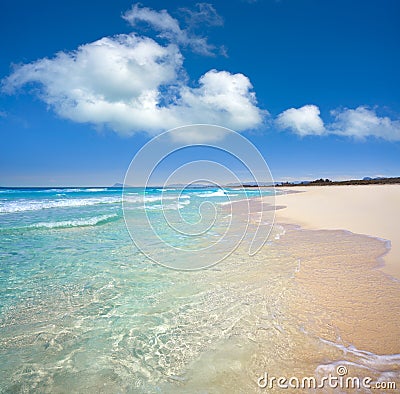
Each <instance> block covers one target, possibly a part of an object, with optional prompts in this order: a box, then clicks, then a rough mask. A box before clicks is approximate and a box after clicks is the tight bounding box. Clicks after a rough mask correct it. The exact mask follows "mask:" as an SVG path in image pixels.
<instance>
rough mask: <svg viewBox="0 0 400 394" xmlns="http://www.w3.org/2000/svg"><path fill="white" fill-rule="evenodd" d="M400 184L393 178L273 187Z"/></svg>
mask: <svg viewBox="0 0 400 394" xmlns="http://www.w3.org/2000/svg"><path fill="white" fill-rule="evenodd" d="M393 184H400V177H393V178H384V177H382V178H364V179H350V180H347V181H331V180H330V179H322V178H321V179H316V180H315V181H311V182H310V181H303V182H297V183H294V182H279V183H276V184H275V187H290V186H340V185H345V186H348V185H393Z"/></svg>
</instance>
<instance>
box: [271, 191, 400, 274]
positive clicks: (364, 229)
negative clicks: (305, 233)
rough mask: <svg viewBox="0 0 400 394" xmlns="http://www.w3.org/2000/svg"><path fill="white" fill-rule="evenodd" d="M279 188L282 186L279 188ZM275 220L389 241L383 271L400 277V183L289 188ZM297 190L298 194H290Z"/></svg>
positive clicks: (282, 199) (281, 200)
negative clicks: (389, 244)
mask: <svg viewBox="0 0 400 394" xmlns="http://www.w3.org/2000/svg"><path fill="white" fill-rule="evenodd" d="M279 190H280V191H282V189H279ZM286 190H287V191H288V192H289V193H288V194H284V195H278V196H277V197H276V204H277V205H279V206H284V207H285V208H284V209H278V210H277V211H276V220H277V221H278V222H283V223H296V224H299V225H301V226H302V227H303V228H306V229H326V230H338V229H343V230H348V231H351V232H353V233H356V234H366V235H370V236H373V237H378V238H382V239H385V240H388V241H390V242H391V249H390V251H389V253H387V254H386V255H385V256H384V262H385V266H384V267H383V271H384V272H386V273H388V274H390V275H392V276H395V277H396V278H398V279H400V222H399V220H400V185H365V186H364V185H356V186H313V187H310V186H308V187H291V188H290V189H289V188H288V189H286ZM290 192H300V193H290Z"/></svg>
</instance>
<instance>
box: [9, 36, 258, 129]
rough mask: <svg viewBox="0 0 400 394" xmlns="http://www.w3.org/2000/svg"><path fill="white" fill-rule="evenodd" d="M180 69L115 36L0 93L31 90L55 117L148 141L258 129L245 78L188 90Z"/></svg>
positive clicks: (221, 75)
mask: <svg viewBox="0 0 400 394" xmlns="http://www.w3.org/2000/svg"><path fill="white" fill-rule="evenodd" d="M182 64H183V57H182V54H181V52H180V51H179V49H178V47H177V46H176V45H174V44H169V45H166V46H163V45H160V44H159V43H157V42H155V41H154V40H152V39H150V38H147V37H138V36H136V35H134V34H130V35H118V36H115V37H106V38H102V39H101V40H98V41H96V42H93V43H89V44H86V45H82V46H80V47H79V48H78V49H77V50H76V51H73V52H68V53H67V52H60V53H58V54H57V55H56V56H55V57H54V58H52V59H47V58H45V59H40V60H38V61H36V62H33V63H30V64H26V65H22V66H20V67H19V68H17V69H16V70H15V71H14V72H13V73H12V74H11V75H10V76H9V77H8V78H6V79H5V80H3V89H4V90H5V91H8V92H10V93H12V92H13V91H15V90H16V89H19V88H21V87H22V86H24V85H26V84H30V83H33V84H35V86H37V85H38V86H39V87H40V90H39V95H40V98H41V99H42V100H43V101H44V102H46V103H47V104H48V105H49V106H50V107H51V108H52V109H53V110H54V111H55V112H56V113H57V114H58V115H60V116H61V117H63V118H67V119H71V120H73V121H75V122H80V123H92V124H94V125H98V126H102V125H107V126H109V127H110V128H111V129H113V130H114V131H116V132H118V133H119V134H122V135H132V134H133V133H135V132H140V131H144V132H147V133H149V134H151V135H152V134H156V133H158V132H160V131H163V130H166V129H169V128H172V127H177V126H181V125H185V124H190V123H216V124H218V125H222V126H226V127H230V128H232V129H235V130H237V131H242V130H245V129H250V128H256V127H257V126H259V125H260V124H261V123H262V120H263V115H264V113H263V111H262V110H260V109H259V108H258V107H257V103H256V98H255V94H254V92H252V85H251V83H250V81H249V79H248V78H247V77H246V76H244V75H243V74H231V73H229V72H227V71H216V70H211V71H209V72H207V73H205V74H204V75H203V76H202V77H201V78H200V80H199V84H198V86H197V87H191V86H189V85H188V84H187V77H186V73H185V70H184V68H183V66H182Z"/></svg>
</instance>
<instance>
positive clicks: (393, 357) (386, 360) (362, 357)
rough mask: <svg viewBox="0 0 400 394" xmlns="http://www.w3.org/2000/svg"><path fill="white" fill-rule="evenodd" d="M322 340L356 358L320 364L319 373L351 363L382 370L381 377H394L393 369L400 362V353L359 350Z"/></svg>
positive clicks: (364, 367)
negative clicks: (376, 352)
mask: <svg viewBox="0 0 400 394" xmlns="http://www.w3.org/2000/svg"><path fill="white" fill-rule="evenodd" d="M320 341H321V342H323V343H325V344H327V345H330V346H334V347H336V348H337V349H339V350H341V351H342V352H343V354H344V355H350V356H352V358H354V360H352V361H349V360H346V359H343V360H336V361H333V362H330V363H327V364H320V365H319V366H318V367H317V369H316V373H317V374H324V373H327V372H330V371H332V370H334V369H335V368H336V367H337V366H339V365H349V366H353V367H358V368H362V369H367V370H371V371H374V372H380V374H381V377H393V376H392V375H393V372H392V370H393V368H394V366H397V365H399V363H400V354H385V355H381V354H375V353H372V352H368V351H366V350H359V349H357V348H356V347H354V346H352V345H350V346H344V345H342V344H339V343H335V342H331V341H327V340H325V339H322V338H320Z"/></svg>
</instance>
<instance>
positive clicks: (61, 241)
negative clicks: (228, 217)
mask: <svg viewBox="0 0 400 394" xmlns="http://www.w3.org/2000/svg"><path fill="white" fill-rule="evenodd" d="M41 193H45V192H41ZM51 193H56V194H59V193H68V191H67V192H65V190H64V191H62V190H57V191H52V192H51ZM72 193H77V195H78V196H77V197H75V198H80V199H81V200H83V201H84V202H83V203H82V204H86V205H82V204H81V206H79V207H77V205H73V204H77V203H66V204H70V205H69V206H68V207H65V206H63V207H60V206H57V207H51V208H50V207H48V205H49V204H51V202H52V200H51V199H55V198H56V199H57V198H59V197H60V196H57V197H54V196H53V197H49V196H45V197H43V198H44V199H48V200H49V201H47V202H46V203H47V206H43V205H42V208H41V209H31V210H29V211H28V210H25V211H21V210H20V211H16V210H15V207H16V206H17V204H16V203H15V201H14V204H11V203H10V202H9V201H13V200H12V198H11V197H8V199H9V200H8V201H5V199H3V200H2V202H3V203H4V201H5V202H8V205H6V204H3V207H4V206H7V207H13V211H11V209H9V211H10V212H6V213H4V214H3V215H1V216H0V220H1V225H2V230H1V231H2V232H1V239H0V244H1V265H0V269H1V276H0V280H1V286H0V289H1V290H0V307H1V320H0V358H1V363H0V391H4V392H29V391H39V392H49V393H50V392H51V393H64V392H106V393H114V392H135V393H140V392H143V393H160V392H182V393H193V392H198V393H204V392H208V393H224V392H226V393H228V392H240V393H249V392H258V391H260V392H262V391H263V390H262V389H260V388H258V386H257V379H258V378H259V377H260V376H262V375H263V374H264V373H265V372H268V373H269V374H270V375H273V376H287V377H289V376H298V377H301V376H322V375H324V374H326V373H328V372H334V371H335V369H336V368H337V366H338V365H345V366H347V367H348V370H349V375H350V372H351V375H352V376H358V375H361V376H366V375H367V374H368V376H372V377H373V378H374V379H386V380H396V379H397V381H398V379H399V356H398V355H396V353H399V348H398V346H396V340H393V338H399V336H398V328H396V323H397V322H398V316H399V314H398V308H399V297H398V295H399V294H400V292H399V284H398V282H395V281H393V280H391V279H390V278H388V277H387V276H384V275H383V274H381V272H380V271H379V270H378V269H377V268H376V264H377V263H376V259H375V258H376V257H378V256H379V255H381V254H382V253H384V251H385V244H384V243H383V242H382V241H379V240H376V239H373V238H368V237H365V236H358V235H354V234H351V233H346V232H343V231H336V232H330V231H304V230H300V229H299V228H296V227H293V226H280V225H276V226H275V227H274V229H273V231H272V234H271V235H270V237H269V239H268V242H267V244H266V245H265V246H264V247H263V248H262V250H261V252H259V253H258V254H256V255H255V256H253V257H249V255H248V253H247V251H248V249H247V245H246V244H243V245H242V246H240V247H239V248H238V249H236V250H235V251H234V252H233V254H232V255H230V256H229V257H228V258H226V259H225V260H224V261H222V262H221V263H219V264H218V265H216V266H214V267H211V268H209V269H206V270H199V271H194V272H184V271H176V270H171V269H167V268H164V267H161V266H159V265H156V264H153V263H150V262H149V261H148V259H146V258H145V257H144V256H143V254H141V253H140V252H139V251H138V250H137V249H136V248H135V247H134V245H133V244H132V242H131V240H130V237H129V235H128V232H127V230H126V227H125V223H124V220H123V218H122V215H121V210H120V209H121V208H120V200H118V196H117V195H116V194H115V193H116V192H108V191H101V192H90V191H89V192H88V191H84V192H83V193H87V194H88V193H92V194H94V195H95V197H94V198H97V199H101V198H107V199H108V200H103V202H101V203H99V202H93V201H90V202H89V203H87V201H86V200H88V199H90V198H92V197H88V196H87V194H86V195H79V193H82V192H79V191H76V192H71V194H72ZM99 193H102V194H100V195H99ZM107 193H109V194H108V195H107ZM132 193H140V191H132ZM154 193H156V192H154ZM196 193H197V194H199V191H196ZM204 193H209V191H204ZM214 193H215V191H214ZM110 194H111V195H110ZM232 194H234V193H233V192H232ZM235 194H236V193H235ZM135 196H136V195H135V194H132V197H135ZM152 197H154V194H153V195H152ZM20 198H24V199H25V200H29V199H30V200H35V199H36V201H37V197H35V196H34V197H32V195H30V196H24V197H20ZM61 198H62V197H61ZM70 198H71V197H70ZM112 198H115V199H116V200H117V202H111V201H112V200H111V199H112ZM199 198H203V197H199ZM213 198H221V200H218V202H222V203H223V202H224V201H223V199H224V196H214V197H213ZM237 198H238V199H240V198H243V196H237ZM190 199H191V201H192V200H194V199H195V197H194V196H191V197H190ZM85 201H86V202H85ZM104 201H107V202H104ZM20 202H21V201H20ZM22 203H24V204H25V205H23V206H24V207H28V205H27V202H26V201H22ZM92 203H93V204H92ZM150 203H151V204H154V206H155V205H156V204H158V203H159V201H158V200H157V199H153V201H151V202H150ZM38 204H39V203H34V204H31V206H35V207H37V205H38ZM59 204H60V203H59ZM90 204H91V205H90ZM64 205H65V204H64ZM20 206H21V205H20ZM222 206H224V205H222ZM184 207H185V208H183V209H188V208H190V205H185V206H184ZM65 209H67V211H60V210H65ZM3 210H4V208H3ZM74 210H75V211H74ZM154 210H156V208H155V209H154ZM187 213H188V214H189V216H190V214H191V212H190V211H189V212H187ZM16 215H21V216H20V217H19V218H18V216H16ZM104 215H110V218H108V219H106V220H104V221H99V222H97V223H95V221H93V222H92V224H88V222H87V221H88V220H90V218H93V217H101V216H104ZM111 215H116V216H115V217H114V216H111ZM77 220H86V222H85V225H79V223H80V224H82V222H77ZM67 221H68V222H69V223H74V224H69V225H66V223H65V222H67ZM50 222H51V223H62V222H64V223H63V224H62V225H56V226H53V227H50V226H43V224H42V225H40V226H35V224H37V223H50ZM256 222H257V216H256V215H255V216H254V220H253V221H252V224H253V226H254V223H256ZM77 223H78V225H76V224H77ZM250 227H251V226H250ZM249 231H250V233H251V231H252V228H250V230H249ZM182 242H184V240H183V241H182ZM350 251H352V254H350V253H349V252H350ZM330 267H333V271H332V270H331V269H330ZM346 278H347V279H346ZM334 289H336V290H335V291H336V293H337V296H338V298H334V297H328V296H329V295H330V294H332V293H333V292H334ZM337 289H342V290H341V291H338V290H337ZM335 302H336V304H335ZM363 305H364V306H365V305H366V307H365V308H364V309H363V308H362V306H363ZM329 306H331V307H329ZM347 310H357V311H359V313H358V314H357V313H356V314H355V315H351V314H346V311H347ZM378 312H379V319H377V317H376V316H377V313H378ZM360 313H362V314H363V319H364V321H361V320H360ZM396 313H397V315H396ZM349 324H354V325H355V327H356V328H357V329H356V330H352V329H349ZM370 328H371V329H370ZM376 330H380V331H379V332H376ZM396 330H397V331H396ZM381 338H383V339H384V340H381ZM385 338H386V339H385ZM377 339H379V340H377ZM377 354H386V355H385V356H382V355H381V356H378V355H377ZM357 374H358V375H357ZM264 391H265V390H264ZM269 391H272V392H273V391H274V390H269ZM286 391H287V392H291V391H290V390H286ZM364 391H365V390H364ZM364 391H363V392H364ZM328 392H329V391H328Z"/></svg>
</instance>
